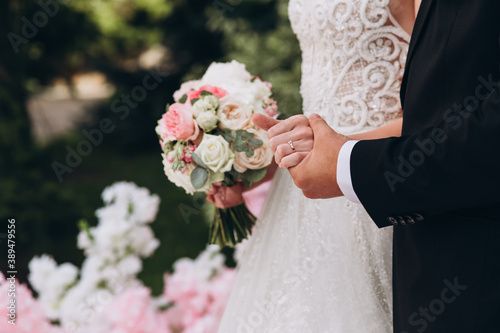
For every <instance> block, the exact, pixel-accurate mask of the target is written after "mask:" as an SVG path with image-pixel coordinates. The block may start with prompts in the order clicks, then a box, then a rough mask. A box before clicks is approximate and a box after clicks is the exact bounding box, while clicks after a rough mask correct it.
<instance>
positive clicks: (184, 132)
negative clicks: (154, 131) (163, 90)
mask: <svg viewBox="0 0 500 333" xmlns="http://www.w3.org/2000/svg"><path fill="white" fill-rule="evenodd" d="M158 126H159V129H158V132H159V134H160V136H161V138H162V140H164V141H174V140H186V141H187V140H195V139H196V138H197V137H198V135H199V133H200V128H199V127H198V125H197V124H196V121H195V120H194V118H193V112H192V111H191V107H190V106H189V105H187V104H180V103H174V104H172V105H170V107H169V108H168V112H166V113H165V114H164V115H163V116H162V118H161V119H160V122H159V123H158Z"/></svg>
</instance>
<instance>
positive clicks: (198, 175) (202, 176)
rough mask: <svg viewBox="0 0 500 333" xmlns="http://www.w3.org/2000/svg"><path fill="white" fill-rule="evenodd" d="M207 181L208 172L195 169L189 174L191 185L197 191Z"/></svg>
mask: <svg viewBox="0 0 500 333" xmlns="http://www.w3.org/2000/svg"><path fill="white" fill-rule="evenodd" d="M207 179H208V171H207V170H206V169H203V168H196V169H194V170H193V172H191V184H193V187H194V188H195V189H197V190H199V189H200V188H202V187H203V186H204V185H205V183H206V182H207Z"/></svg>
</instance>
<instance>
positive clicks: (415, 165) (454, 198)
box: [351, 84, 500, 227]
mask: <svg viewBox="0 0 500 333" xmlns="http://www.w3.org/2000/svg"><path fill="white" fill-rule="evenodd" d="M478 91H480V89H477V90H476V95H477V92H478ZM489 92H490V93H489V94H487V93H486V94H485V96H483V97H482V99H479V98H477V97H476V99H477V100H478V101H479V102H478V103H477V104H476V106H475V108H473V107H471V105H470V103H469V104H467V102H466V101H467V99H466V100H464V105H466V106H464V107H462V108H456V109H455V110H447V111H446V112H444V114H443V116H442V118H440V121H439V122H438V123H437V124H436V125H435V126H434V127H430V128H425V129H422V130H420V131H418V132H416V133H414V134H412V135H409V136H404V137H401V138H388V139H381V140H373V141H360V142H358V143H357V144H356V145H355V147H354V149H353V151H352V154H351V177H352V183H353V187H354V190H355V192H356V194H357V196H358V198H359V199H360V201H361V203H362V204H363V206H364V207H365V208H366V210H367V211H368V213H369V214H370V216H371V217H372V219H373V220H374V221H375V223H376V224H377V225H378V226H379V227H385V226H389V225H398V224H408V223H415V222H418V221H422V220H424V219H427V218H429V217H432V216H435V215H439V214H444V213H447V212H451V211H454V210H459V209H465V208H473V207H481V206H486V205H493V204H495V203H500V92H499V88H498V84H497V85H496V86H493V87H491V89H490V91H489ZM470 98H471V97H470ZM470 98H469V99H470Z"/></svg>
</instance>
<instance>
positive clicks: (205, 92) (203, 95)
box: [200, 90, 213, 97]
mask: <svg viewBox="0 0 500 333" xmlns="http://www.w3.org/2000/svg"><path fill="white" fill-rule="evenodd" d="M212 95H213V94H212V93H211V92H210V91H207V90H203V91H202V92H201V93H200V96H201V97H205V96H212Z"/></svg>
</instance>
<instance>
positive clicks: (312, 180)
mask: <svg viewBox="0 0 500 333" xmlns="http://www.w3.org/2000/svg"><path fill="white" fill-rule="evenodd" d="M252 119H253V122H254V123H255V124H256V125H257V126H259V127H261V128H262V129H264V130H268V134H269V139H270V143H271V148H272V149H273V151H274V152H275V158H276V163H278V165H279V166H280V167H283V168H288V171H289V172H290V174H291V176H292V178H293V181H294V182H295V185H297V187H299V188H300V189H301V190H302V192H303V193H304V195H305V196H306V197H308V198H311V199H324V198H333V197H338V196H341V195H342V191H341V190H340V188H339V186H338V184H337V158H338V154H339V151H340V148H342V146H343V145H344V143H345V142H347V141H349V138H348V137H346V136H343V135H341V134H338V133H337V132H335V131H334V130H333V129H332V128H331V127H330V126H328V124H327V123H326V122H325V121H324V120H323V119H322V118H321V117H320V116H319V115H316V114H313V115H311V117H310V118H309V120H307V118H306V117H305V116H295V117H291V118H289V119H287V120H284V121H277V120H274V119H272V118H269V117H266V116H263V115H254V116H253V118H252ZM289 141H291V142H292V145H293V147H294V148H295V151H293V149H292V145H290V144H288V142H289Z"/></svg>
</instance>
